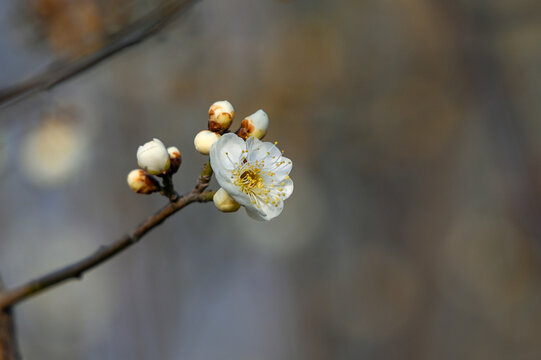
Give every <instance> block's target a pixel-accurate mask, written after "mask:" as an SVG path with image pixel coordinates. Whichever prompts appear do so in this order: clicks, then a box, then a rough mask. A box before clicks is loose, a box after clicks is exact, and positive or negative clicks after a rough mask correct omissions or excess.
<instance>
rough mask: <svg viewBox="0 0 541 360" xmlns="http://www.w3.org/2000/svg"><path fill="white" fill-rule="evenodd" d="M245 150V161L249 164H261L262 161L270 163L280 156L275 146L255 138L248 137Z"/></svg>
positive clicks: (280, 153)
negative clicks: (246, 153) (246, 151)
mask: <svg viewBox="0 0 541 360" xmlns="http://www.w3.org/2000/svg"><path fill="white" fill-rule="evenodd" d="M246 150H248V156H247V157H246V160H248V162H250V163H254V162H256V161H259V162H261V161H262V160H265V161H266V162H270V161H271V160H275V159H277V158H278V157H280V156H282V152H281V151H280V149H278V148H277V147H276V145H274V144H273V143H271V142H263V141H261V140H259V139H257V138H255V137H250V138H248V140H246ZM273 156H274V157H275V158H274V159H272V157H273Z"/></svg>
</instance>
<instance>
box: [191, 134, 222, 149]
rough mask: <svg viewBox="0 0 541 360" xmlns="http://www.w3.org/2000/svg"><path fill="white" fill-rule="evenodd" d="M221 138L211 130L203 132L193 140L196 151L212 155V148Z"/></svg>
mask: <svg viewBox="0 0 541 360" xmlns="http://www.w3.org/2000/svg"><path fill="white" fill-rule="evenodd" d="M220 136H221V135H220V134H218V133H215V132H212V131H210V130H201V131H200V132H199V133H198V134H197V135H195V138H194V139H193V144H194V145H195V150H197V151H199V153H201V154H203V155H208V154H210V148H211V147H212V145H213V144H214V143H215V142H216V141H218V139H219V138H220Z"/></svg>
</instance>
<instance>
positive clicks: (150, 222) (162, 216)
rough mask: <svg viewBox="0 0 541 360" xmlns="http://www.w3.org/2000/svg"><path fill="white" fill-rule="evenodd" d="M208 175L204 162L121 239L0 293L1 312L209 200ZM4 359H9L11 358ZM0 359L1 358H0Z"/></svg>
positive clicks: (76, 274)
mask: <svg viewBox="0 0 541 360" xmlns="http://www.w3.org/2000/svg"><path fill="white" fill-rule="evenodd" d="M211 176H212V168H211V167H210V164H209V163H207V164H206V165H205V167H204V168H203V171H202V172H201V175H200V177H199V180H198V182H197V184H196V186H195V188H194V189H193V190H192V191H191V192H189V193H187V194H185V195H184V196H181V197H179V198H178V199H177V200H175V201H172V202H171V203H169V204H168V205H166V206H165V207H163V208H162V209H161V210H160V211H158V212H157V213H156V214H154V215H153V216H151V217H150V218H148V219H147V220H146V221H145V222H143V223H142V224H141V225H139V226H138V227H137V228H136V229H135V230H134V231H133V232H132V233H131V234H129V235H126V236H124V237H123V238H122V239H120V240H117V241H116V242H114V243H112V244H110V245H107V246H102V247H100V248H99V249H98V250H97V251H96V252H95V253H93V254H91V255H89V256H87V257H86V258H84V259H82V260H79V261H77V262H75V263H73V264H71V265H68V266H65V267H63V268H61V269H59V270H56V271H53V272H51V273H49V274H46V275H44V276H40V277H38V278H36V279H34V280H31V281H29V282H28V283H26V284H23V285H21V286H19V287H17V288H14V289H12V290H9V291H6V292H4V293H2V294H0V311H4V312H6V314H8V313H9V311H10V308H11V306H13V305H15V304H17V303H19V302H21V301H22V300H25V299H27V298H29V297H31V296H34V295H36V294H39V293H41V292H43V291H45V290H47V289H49V288H51V287H53V286H55V285H57V284H60V283H62V282H64V281H66V280H70V279H80V278H81V277H82V276H83V274H84V273H85V272H87V271H88V270H91V269H93V268H94V267H96V266H98V265H100V264H102V263H103V262H105V261H107V260H109V259H110V258H112V257H114V256H115V255H118V254H119V253H121V252H122V251H123V250H125V249H127V248H128V247H130V246H131V245H133V244H135V243H137V242H138V241H139V240H140V239H141V238H142V237H143V236H145V234H147V233H148V232H149V231H150V230H152V229H154V228H155V227H156V226H158V225H160V224H161V223H163V222H164V221H165V220H166V219H167V218H169V217H170V216H171V215H173V214H174V213H176V212H177V211H179V210H180V209H182V208H184V207H185V206H187V205H189V204H191V203H194V202H208V201H212V197H213V195H214V191H205V189H206V188H207V186H208V184H209V181H210V178H211ZM8 320H9V319H8ZM0 326H1V322H0ZM2 335H3V334H2V333H1V332H0V341H4V340H5V339H4V338H3V337H2ZM6 359H7V360H11V358H6ZM0 360H5V359H4V358H2V357H0Z"/></svg>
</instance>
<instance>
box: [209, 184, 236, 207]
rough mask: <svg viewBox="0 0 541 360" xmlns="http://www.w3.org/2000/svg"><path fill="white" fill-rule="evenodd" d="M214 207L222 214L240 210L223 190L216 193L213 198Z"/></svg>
mask: <svg viewBox="0 0 541 360" xmlns="http://www.w3.org/2000/svg"><path fill="white" fill-rule="evenodd" d="M213 200H214V205H216V207H217V208H218V210H220V211H222V212H235V211H237V210H238V209H239V208H240V204H239V203H238V202H236V201H235V199H233V198H232V197H231V195H229V194H228V193H227V192H226V191H225V190H224V189H223V188H220V190H218V191H216V194H214V197H213Z"/></svg>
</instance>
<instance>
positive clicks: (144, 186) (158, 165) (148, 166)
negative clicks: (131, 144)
mask: <svg viewBox="0 0 541 360" xmlns="http://www.w3.org/2000/svg"><path fill="white" fill-rule="evenodd" d="M181 162H182V157H181V155H180V151H179V150H178V149H177V148H176V147H174V146H171V147H169V148H166V147H165V145H164V144H163V143H162V142H161V141H160V140H158V139H153V140H152V141H149V142H147V143H146V144H144V145H142V146H139V148H138V149H137V165H139V167H140V169H135V170H132V171H130V173H129V174H128V179H127V181H128V185H129V186H130V188H131V189H132V190H133V191H135V192H136V193H139V194H152V193H154V192H157V191H160V190H162V186H161V185H160V183H159V181H158V179H157V178H156V177H154V176H153V175H158V176H161V177H163V176H171V175H172V174H174V173H176V172H177V171H178V169H179V167H180V164H181Z"/></svg>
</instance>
